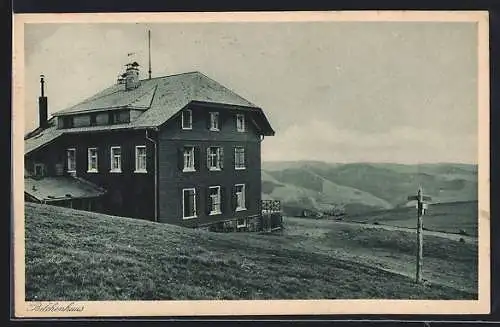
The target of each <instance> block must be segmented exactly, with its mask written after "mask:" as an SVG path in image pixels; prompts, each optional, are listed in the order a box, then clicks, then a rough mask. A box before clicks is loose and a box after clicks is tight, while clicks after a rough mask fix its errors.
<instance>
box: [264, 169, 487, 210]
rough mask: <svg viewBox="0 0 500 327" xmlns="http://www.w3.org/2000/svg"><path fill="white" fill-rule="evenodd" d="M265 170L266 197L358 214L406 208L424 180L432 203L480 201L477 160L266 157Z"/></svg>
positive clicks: (295, 205) (294, 205)
mask: <svg viewBox="0 0 500 327" xmlns="http://www.w3.org/2000/svg"><path fill="white" fill-rule="evenodd" d="M262 170H263V173H262V185H263V188H262V192H263V194H264V196H265V197H266V198H270V199H277V200H282V201H283V202H284V205H285V206H288V207H294V208H296V207H302V208H304V209H315V210H317V211H323V210H324V208H328V207H331V206H337V207H343V208H345V211H346V212H347V213H352V214H356V213H362V212H368V211H373V210H378V209H390V208H395V207H401V206H406V205H408V201H407V196H408V195H411V194H415V192H416V190H417V188H418V186H419V185H422V186H423V187H424V192H425V193H426V194H428V195H430V196H432V198H433V201H432V202H433V203H443V202H461V201H476V200H477V166H475V165H466V164H447V163H443V164H422V165H403V164H390V163H387V164H386V163H352V164H335V163H334V164H329V163H324V162H315V161H303V162H302V161H298V162H282V163H280V162H264V163H263V165H262ZM410 205H412V204H411V203H410ZM294 211H297V210H294ZM290 214H293V213H291V212H290Z"/></svg>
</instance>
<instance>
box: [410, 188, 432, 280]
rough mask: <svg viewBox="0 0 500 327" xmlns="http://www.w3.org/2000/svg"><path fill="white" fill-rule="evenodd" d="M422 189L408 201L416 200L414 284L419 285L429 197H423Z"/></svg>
mask: <svg viewBox="0 0 500 327" xmlns="http://www.w3.org/2000/svg"><path fill="white" fill-rule="evenodd" d="M423 193H424V192H423V190H422V187H419V188H418V192H417V195H416V196H415V195H413V196H409V197H408V200H417V272H416V277H415V282H416V283H417V284H420V283H421V282H422V266H423V253H424V251H423V250H424V231H423V229H424V222H423V216H424V212H425V207H426V204H424V200H425V201H430V200H431V198H430V197H429V196H424V194H423Z"/></svg>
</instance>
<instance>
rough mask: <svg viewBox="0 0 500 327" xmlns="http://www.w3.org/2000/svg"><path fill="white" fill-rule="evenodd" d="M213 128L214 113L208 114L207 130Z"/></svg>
mask: <svg viewBox="0 0 500 327" xmlns="http://www.w3.org/2000/svg"><path fill="white" fill-rule="evenodd" d="M210 127H212V113H210V112H209V113H208V115H207V129H210Z"/></svg>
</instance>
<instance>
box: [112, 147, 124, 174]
mask: <svg viewBox="0 0 500 327" xmlns="http://www.w3.org/2000/svg"><path fill="white" fill-rule="evenodd" d="M116 149H119V150H120V160H119V161H118V165H119V167H118V168H114V167H113V159H114V157H115V155H114V153H113V152H114V150H116ZM109 156H110V165H109V167H110V170H109V172H110V173H121V172H122V148H121V146H112V147H110V150H109Z"/></svg>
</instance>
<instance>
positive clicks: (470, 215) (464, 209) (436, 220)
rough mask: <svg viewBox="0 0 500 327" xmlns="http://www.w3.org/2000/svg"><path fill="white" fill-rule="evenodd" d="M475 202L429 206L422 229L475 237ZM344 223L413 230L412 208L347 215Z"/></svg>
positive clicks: (414, 217) (414, 214) (414, 211)
mask: <svg viewBox="0 0 500 327" xmlns="http://www.w3.org/2000/svg"><path fill="white" fill-rule="evenodd" d="M477 204H478V203H477V201H468V202H454V203H442V204H433V205H430V206H429V208H428V210H427V211H426V213H425V215H424V218H423V219H424V228H426V229H428V230H433V231H437V232H445V233H454V234H458V233H460V231H463V232H465V233H466V234H467V235H470V236H476V237H477V220H478V218H477V217H478V212H477ZM345 220H346V221H353V222H363V223H371V224H373V223H379V224H384V225H391V226H397V227H406V228H415V226H416V209H415V208H414V207H409V208H398V209H393V210H380V211H376V212H371V213H367V214H359V215H349V216H347V217H345Z"/></svg>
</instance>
